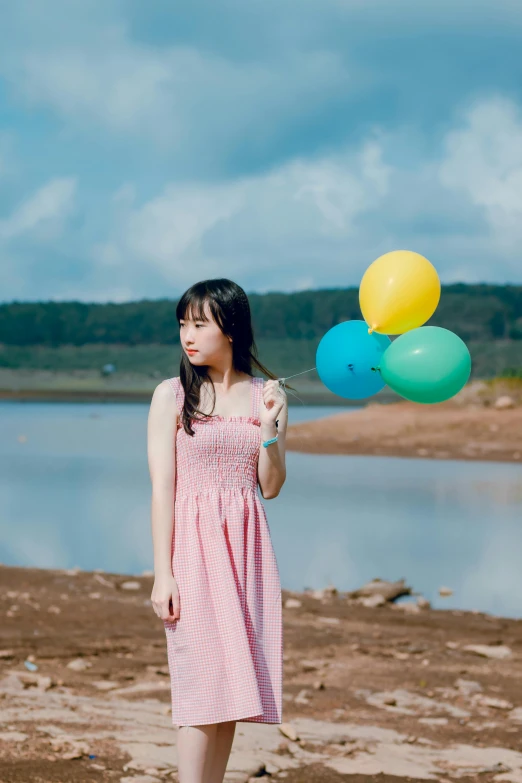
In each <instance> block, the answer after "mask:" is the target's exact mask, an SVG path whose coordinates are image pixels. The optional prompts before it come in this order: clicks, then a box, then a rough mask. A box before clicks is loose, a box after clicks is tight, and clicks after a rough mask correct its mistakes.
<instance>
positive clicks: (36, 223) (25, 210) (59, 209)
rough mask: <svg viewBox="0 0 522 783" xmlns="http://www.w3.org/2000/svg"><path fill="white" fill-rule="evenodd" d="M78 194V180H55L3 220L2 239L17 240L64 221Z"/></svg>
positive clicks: (0, 226) (1, 224) (0, 231)
mask: <svg viewBox="0 0 522 783" xmlns="http://www.w3.org/2000/svg"><path fill="white" fill-rule="evenodd" d="M75 191H76V180H74V179H72V178H63V179H53V180H51V181H50V182H48V183H47V184H46V185H44V186H43V187H41V188H40V189H39V190H37V191H36V192H35V193H33V195H32V196H30V197H29V198H28V199H27V200H26V201H24V202H22V203H21V204H19V205H18V206H17V207H16V208H15V210H14V211H13V212H12V214H11V215H10V216H9V217H8V218H6V219H5V220H1V221H0V239H4V240H10V239H14V238H16V237H19V236H21V235H25V234H28V233H30V232H32V231H34V230H35V229H37V228H40V227H41V226H42V225H45V224H47V226H48V225H49V223H55V222H56V221H60V220H61V219H62V218H64V217H65V216H66V215H67V214H69V213H70V211H71V209H72V207H73V204H74V195H75Z"/></svg>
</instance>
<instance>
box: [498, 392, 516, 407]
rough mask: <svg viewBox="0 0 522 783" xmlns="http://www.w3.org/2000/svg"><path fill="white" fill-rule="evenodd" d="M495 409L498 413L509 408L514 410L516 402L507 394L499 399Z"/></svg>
mask: <svg viewBox="0 0 522 783" xmlns="http://www.w3.org/2000/svg"><path fill="white" fill-rule="evenodd" d="M494 407H495V409H496V410H497V411H505V410H508V409H509V408H514V407H515V401H514V399H513V397H510V396H509V395H507V394H503V395H502V396H501V397H497V399H496V400H495V403H494Z"/></svg>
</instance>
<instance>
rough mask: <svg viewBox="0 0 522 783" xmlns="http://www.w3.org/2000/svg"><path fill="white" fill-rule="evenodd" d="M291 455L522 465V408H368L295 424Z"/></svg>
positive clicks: (290, 437) (291, 429) (403, 404)
mask: <svg viewBox="0 0 522 783" xmlns="http://www.w3.org/2000/svg"><path fill="white" fill-rule="evenodd" d="M287 447H288V449H289V450H290V451H303V452H308V453H313V454H368V455H383V456H394V457H425V458H428V459H460V460H462V459H465V460H489V461H498V462H520V463H521V464H522V407H514V408H509V409H505V410H497V409H496V408H494V407H483V406H481V405H467V406H463V405H457V404H455V403H454V402H448V403H440V404H438V405H418V404H415V403H411V402H403V401H401V402H396V403H391V404H389V405H380V404H376V403H375V404H369V405H368V406H367V407H365V408H361V409H360V410H357V411H353V412H343V413H338V414H335V415H334V416H329V417H328V418H324V419H320V420H316V421H310V422H305V423H302V424H294V425H292V426H290V427H289V428H288V435H287Z"/></svg>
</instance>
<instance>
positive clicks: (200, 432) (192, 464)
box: [169, 378, 264, 497]
mask: <svg viewBox="0 0 522 783" xmlns="http://www.w3.org/2000/svg"><path fill="white" fill-rule="evenodd" d="M169 383H170V384H171V386H172V388H173V390H174V392H175V394H176V402H177V407H178V410H179V411H181V409H182V407H183V398H184V391H183V386H182V385H181V381H180V379H179V378H170V379H169ZM263 383H264V382H263V379H262V378H252V384H251V411H250V414H251V415H250V416H230V417H227V418H225V417H223V416H215V417H212V418H208V419H203V420H197V419H195V420H193V421H192V429H193V430H194V433H195V434H194V435H193V436H192V435H189V434H188V433H186V432H185V430H184V428H183V425H182V423H181V422H180V421H178V427H177V431H176V497H180V496H187V495H204V494H207V493H217V492H220V491H222V490H227V491H230V490H233V491H234V490H235V491H239V492H256V493H257V486H258V479H257V463H258V459H259V448H260V445H261V439H260V438H261V436H260V430H259V428H260V424H261V422H260V420H259V418H258V413H259V407H260V404H261V399H262V390H263Z"/></svg>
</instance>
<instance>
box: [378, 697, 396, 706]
mask: <svg viewBox="0 0 522 783" xmlns="http://www.w3.org/2000/svg"><path fill="white" fill-rule="evenodd" d="M382 703H383V704H385V705H386V706H387V707H396V706H397V699H395V698H394V697H393V696H386V697H385V698H384V699H383V701H382Z"/></svg>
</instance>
